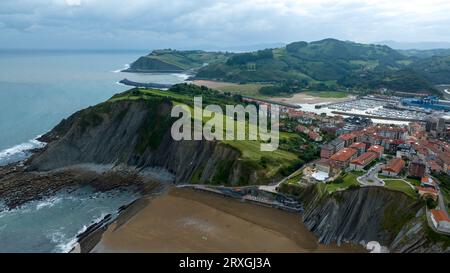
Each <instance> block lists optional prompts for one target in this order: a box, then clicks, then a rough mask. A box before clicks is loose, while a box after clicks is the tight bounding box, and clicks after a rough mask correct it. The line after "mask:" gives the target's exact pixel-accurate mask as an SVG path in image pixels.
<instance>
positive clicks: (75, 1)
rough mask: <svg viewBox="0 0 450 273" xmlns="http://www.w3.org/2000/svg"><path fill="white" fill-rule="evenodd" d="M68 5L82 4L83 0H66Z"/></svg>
mask: <svg viewBox="0 0 450 273" xmlns="http://www.w3.org/2000/svg"><path fill="white" fill-rule="evenodd" d="M66 4H67V5H68V6H77V7H78V6H81V0H66Z"/></svg>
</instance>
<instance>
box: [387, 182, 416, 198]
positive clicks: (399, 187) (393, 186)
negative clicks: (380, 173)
mask: <svg viewBox="0 0 450 273" xmlns="http://www.w3.org/2000/svg"><path fill="white" fill-rule="evenodd" d="M384 183H386V185H385V186H386V188H388V189H390V190H394V191H401V192H403V193H405V194H407V195H408V196H410V197H412V198H417V197H418V195H417V193H416V191H415V190H414V189H413V188H411V187H410V186H409V185H408V184H406V183H405V182H404V181H402V180H389V179H386V180H384Z"/></svg>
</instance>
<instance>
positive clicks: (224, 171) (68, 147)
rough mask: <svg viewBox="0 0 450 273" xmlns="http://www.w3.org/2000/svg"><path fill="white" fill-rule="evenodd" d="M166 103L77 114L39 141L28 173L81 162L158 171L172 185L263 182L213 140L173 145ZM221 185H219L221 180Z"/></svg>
mask: <svg viewBox="0 0 450 273" xmlns="http://www.w3.org/2000/svg"><path fill="white" fill-rule="evenodd" d="M170 109H171V103H170V101H161V102H157V103H153V104H152V105H149V102H146V101H142V100H137V101H117V102H113V103H105V104H101V105H98V106H95V107H92V108H88V109H86V110H83V111H80V112H78V113H76V114H74V115H73V116H71V117H70V118H68V119H67V120H64V121H62V122H61V123H60V124H59V125H58V126H56V127H55V129H53V130H52V131H51V132H49V133H48V134H46V135H44V136H43V137H42V138H41V140H42V141H45V142H48V145H47V147H46V149H44V151H43V152H41V153H39V154H37V155H35V156H34V157H32V158H31V160H30V162H29V165H30V169H31V170H37V171H47V170H53V169H56V168H61V167H65V166H70V165H76V164H81V163H96V164H120V163H123V164H126V165H129V166H136V167H139V168H140V167H142V168H145V167H161V168H164V169H166V170H168V171H170V172H172V173H174V174H175V177H176V178H175V182H177V183H187V182H198V183H207V182H211V181H214V180H218V179H219V177H220V180H221V181H228V182H229V183H230V184H238V183H240V182H241V181H247V183H256V182H258V181H259V182H264V181H263V180H262V179H263V178H262V177H261V176H259V175H258V173H257V172H256V170H255V171H250V172H244V171H242V169H245V168H244V167H245V166H243V162H242V161H241V160H239V156H240V152H239V151H238V150H236V149H234V148H233V147H231V146H229V145H226V144H224V143H221V142H216V141H174V140H173V139H172V137H171V135H170V127H171V126H170V125H171V119H170ZM219 182H220V181H219Z"/></svg>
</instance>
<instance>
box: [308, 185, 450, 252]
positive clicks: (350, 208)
mask: <svg viewBox="0 0 450 273" xmlns="http://www.w3.org/2000/svg"><path fill="white" fill-rule="evenodd" d="M301 199H302V200H303V202H304V204H305V213H304V215H303V222H304V223H305V224H306V226H307V227H308V228H309V229H310V230H311V231H312V232H313V233H314V234H316V236H317V237H318V238H319V241H320V242H322V243H325V244H329V243H333V242H336V243H338V244H341V243H344V242H351V243H355V244H363V245H365V244H367V243H368V242H370V241H377V242H379V243H380V244H381V245H383V246H385V247H387V248H388V249H389V250H390V251H391V252H443V251H450V249H449V248H447V247H446V246H444V245H443V244H442V243H440V242H438V241H433V240H432V239H431V238H430V236H428V234H426V232H425V231H426V229H427V228H428V227H427V225H426V222H425V221H424V220H423V217H422V214H421V211H423V209H422V208H423V204H422V203H421V202H419V201H417V200H414V199H412V198H410V197H408V196H407V195H405V194H403V193H401V192H396V191H391V190H387V189H384V188H378V187H367V188H357V189H350V190H345V191H340V192H335V193H333V194H331V195H322V194H320V193H319V191H318V190H317V188H316V187H308V188H306V189H305V190H304V191H303V192H302V194H301Z"/></svg>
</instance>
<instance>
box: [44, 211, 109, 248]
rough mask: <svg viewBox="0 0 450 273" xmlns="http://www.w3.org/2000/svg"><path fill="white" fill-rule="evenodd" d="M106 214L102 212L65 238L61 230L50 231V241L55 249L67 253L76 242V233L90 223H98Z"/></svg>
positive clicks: (83, 229)
mask: <svg viewBox="0 0 450 273" xmlns="http://www.w3.org/2000/svg"><path fill="white" fill-rule="evenodd" d="M106 215H108V213H102V214H101V215H100V216H99V217H97V218H95V219H94V220H92V221H91V223H90V224H88V225H83V227H81V228H80V229H79V230H78V231H77V233H76V235H75V236H73V237H71V238H67V236H66V234H64V233H63V232H61V231H55V232H53V233H51V235H50V240H51V241H52V243H54V244H56V247H55V251H56V252H60V253H69V252H70V251H71V250H72V249H73V248H74V247H75V246H76V244H77V243H78V235H80V234H82V233H83V232H85V231H86V230H87V229H88V228H89V227H90V226H91V225H93V224H96V223H99V222H100V221H101V220H103V219H104V218H105V217H106Z"/></svg>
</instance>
